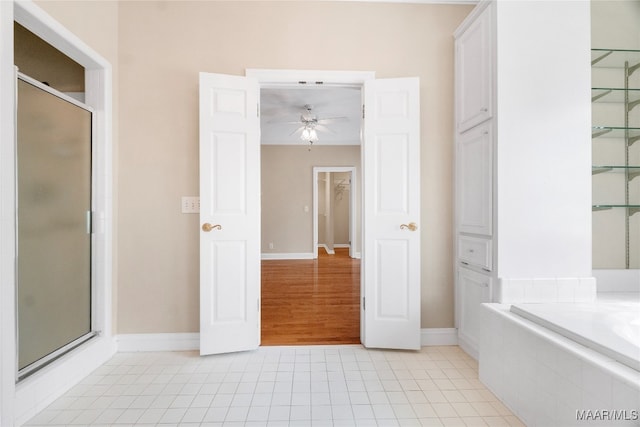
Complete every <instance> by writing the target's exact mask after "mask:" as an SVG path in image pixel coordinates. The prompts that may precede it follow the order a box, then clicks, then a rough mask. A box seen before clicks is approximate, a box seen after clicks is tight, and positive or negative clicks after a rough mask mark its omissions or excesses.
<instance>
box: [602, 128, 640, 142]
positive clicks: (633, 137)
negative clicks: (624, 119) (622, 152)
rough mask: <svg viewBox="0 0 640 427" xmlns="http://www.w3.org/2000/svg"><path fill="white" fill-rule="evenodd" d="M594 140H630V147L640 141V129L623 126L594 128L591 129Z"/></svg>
mask: <svg viewBox="0 0 640 427" xmlns="http://www.w3.org/2000/svg"><path fill="white" fill-rule="evenodd" d="M591 137H592V138H599V137H603V138H628V139H629V146H632V145H633V144H634V143H635V142H636V141H638V140H640V128H634V127H623V126H593V127H592V128H591Z"/></svg>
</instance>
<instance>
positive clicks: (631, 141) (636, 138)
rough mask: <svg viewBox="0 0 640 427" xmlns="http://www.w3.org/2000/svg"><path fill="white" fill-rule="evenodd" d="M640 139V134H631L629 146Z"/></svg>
mask: <svg viewBox="0 0 640 427" xmlns="http://www.w3.org/2000/svg"><path fill="white" fill-rule="evenodd" d="M639 140H640V135H636V136H630V137H629V147H631V146H632V145H633V144H634V143H636V142H638V141H639Z"/></svg>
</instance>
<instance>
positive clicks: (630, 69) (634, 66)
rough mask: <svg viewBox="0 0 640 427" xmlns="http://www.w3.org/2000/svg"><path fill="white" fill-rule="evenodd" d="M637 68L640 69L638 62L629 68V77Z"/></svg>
mask: <svg viewBox="0 0 640 427" xmlns="http://www.w3.org/2000/svg"><path fill="white" fill-rule="evenodd" d="M638 68H640V62H639V63H637V64H636V65H632V66H629V76H631V75H632V74H633V73H634V72H635V71H636V70H637V69H638Z"/></svg>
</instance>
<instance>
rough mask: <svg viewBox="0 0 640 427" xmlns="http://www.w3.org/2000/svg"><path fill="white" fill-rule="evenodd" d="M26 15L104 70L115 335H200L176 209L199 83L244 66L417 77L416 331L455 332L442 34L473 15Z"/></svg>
mask: <svg viewBox="0 0 640 427" xmlns="http://www.w3.org/2000/svg"><path fill="white" fill-rule="evenodd" d="M38 5H40V6H41V7H42V8H43V9H45V10H46V11H48V12H49V13H51V14H52V15H53V16H54V17H55V18H56V19H58V20H59V21H60V22H61V23H62V24H63V25H65V26H66V27H67V28H69V29H70V30H71V31H72V32H74V33H75V34H77V35H78V36H79V37H80V38H82V39H83V40H85V41H86V43H87V44H88V45H89V46H91V47H92V48H94V49H95V50H96V51H98V52H99V53H100V54H102V55H103V56H104V57H106V58H107V59H108V60H109V61H111V63H112V64H113V66H114V84H115V86H114V87H115V91H116V92H115V94H114V110H115V112H116V113H117V114H116V116H115V117H114V139H115V142H116V153H115V154H116V158H115V165H116V169H115V170H114V172H115V173H116V177H117V178H116V181H117V182H116V188H115V196H117V198H116V200H115V204H116V206H117V207H118V210H117V214H118V217H117V223H116V225H117V231H118V233H117V236H116V237H117V239H116V242H115V243H116V254H115V259H114V261H115V262H116V266H117V268H116V271H115V275H114V279H115V280H116V283H115V284H114V286H115V289H116V290H117V293H116V294H115V298H114V303H115V302H117V306H116V311H117V315H116V316H115V320H117V322H118V328H117V332H118V333H152V332H195V331H198V328H199V312H198V305H199V304H198V275H199V272H198V218H197V216H196V215H184V214H181V213H180V208H179V207H180V197H181V196H184V195H197V194H198V120H197V117H198V112H197V93H198V87H197V78H198V72H200V71H209V72H217V73H228V74H237V75H243V74H244V72H245V69H246V68H274V69H282V68H294V69H320V70H322V69H327V70H365V71H375V72H376V75H377V77H379V78H384V77H402V76H418V77H420V79H421V110H422V119H421V128H422V150H421V165H422V177H421V184H422V190H421V191H422V194H421V199H422V218H421V220H420V224H419V225H420V226H421V229H422V327H452V326H453V276H452V231H451V229H452V151H453V148H452V129H453V124H452V122H453V39H452V33H453V31H454V29H455V28H456V26H457V25H458V24H459V23H460V22H461V21H462V19H463V18H464V17H465V16H466V15H467V14H468V13H469V11H470V10H471V6H461V5H419V4H386V3H362V2H344V3H343V2H310V1H309V2H266V1H265V2H262V1H261V2H186V1H174V2H171V1H167V2H147V1H145V2H120V3H116V2H66V1H63V2H49V1H38ZM116 15H117V16H116ZM310 17H311V18H312V19H311V20H310ZM309 46H312V47H313V49H310V48H309Z"/></svg>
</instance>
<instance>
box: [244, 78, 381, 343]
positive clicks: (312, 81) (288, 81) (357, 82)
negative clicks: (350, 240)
mask: <svg viewBox="0 0 640 427" xmlns="http://www.w3.org/2000/svg"><path fill="white" fill-rule="evenodd" d="M245 75H246V76H247V77H254V78H255V79H257V80H258V85H259V86H260V87H261V88H262V87H295V86H298V85H301V84H304V85H305V86H306V85H323V86H325V85H327V86H353V87H360V88H361V96H362V105H364V83H365V82H366V81H368V80H374V79H375V78H376V73H375V72H374V71H318V70H269V69H255V68H248V69H247V70H246V71H245ZM365 145H366V144H365V143H364V141H363V138H362V136H361V137H360V163H361V164H362V159H363V158H364V149H365ZM360 174H361V178H362V167H360ZM359 182H360V183H361V184H360V202H361V203H360V205H361V206H364V194H365V186H366V185H367V183H366V182H364V180H363V179H360V180H359ZM362 218H363V215H362V212H361V213H360V223H361V224H362ZM364 232H365V230H364V227H363V228H362V231H361V234H360V241H361V243H362V242H364ZM315 247H316V250H317V245H316V246H315ZM360 253H361V259H362V263H363V264H364V263H365V256H366V254H365V251H364V250H363V248H362V247H361V248H360ZM364 293H365V286H364V274H360V297H361V299H360V301H361V302H360V340H361V341H362V338H363V337H364V332H365V329H364V328H365V325H364V309H363V306H362V297H363V296H364Z"/></svg>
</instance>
